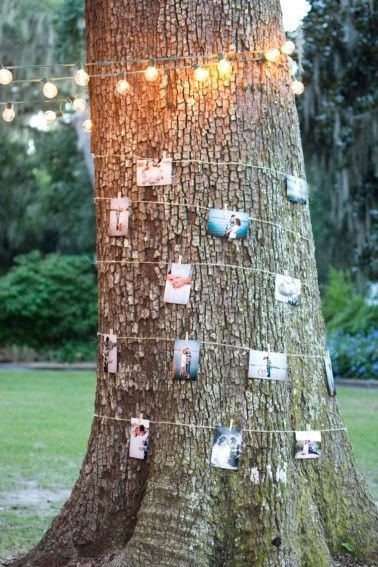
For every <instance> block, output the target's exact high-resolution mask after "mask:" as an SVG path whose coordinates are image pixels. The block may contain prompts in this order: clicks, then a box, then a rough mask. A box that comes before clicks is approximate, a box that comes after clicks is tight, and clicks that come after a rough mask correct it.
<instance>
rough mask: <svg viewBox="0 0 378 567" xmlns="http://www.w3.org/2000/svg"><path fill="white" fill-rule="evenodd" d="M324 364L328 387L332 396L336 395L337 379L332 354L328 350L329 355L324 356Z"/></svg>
mask: <svg viewBox="0 0 378 567" xmlns="http://www.w3.org/2000/svg"><path fill="white" fill-rule="evenodd" d="M324 366H325V371H326V379H327V388H328V393H329V395H330V396H336V386H335V380H334V378H333V370H332V362H331V355H330V354H329V351H327V355H326V356H325V357H324Z"/></svg>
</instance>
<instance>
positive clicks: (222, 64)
mask: <svg viewBox="0 0 378 567" xmlns="http://www.w3.org/2000/svg"><path fill="white" fill-rule="evenodd" d="M218 72H219V74H220V75H222V76H227V75H231V73H232V65H231V63H230V62H229V61H228V60H227V59H226V57H225V56H224V55H223V54H221V55H219V61H218Z"/></svg>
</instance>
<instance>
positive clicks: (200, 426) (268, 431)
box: [93, 413, 347, 434]
mask: <svg viewBox="0 0 378 567" xmlns="http://www.w3.org/2000/svg"><path fill="white" fill-rule="evenodd" d="M93 417H95V418H98V419H102V420H110V421H121V422H122V421H123V422H127V423H131V418H125V417H111V416H107V415H100V414H98V413H94V414H93ZM148 421H149V422H150V423H153V424H154V425H173V426H175V427H189V428H193V429H210V430H211V429H216V428H217V427H219V426H218V425H204V424H194V423H183V422H179V421H156V420H152V419H149V420H148ZM313 430H314V431H320V432H330V431H347V428H346V427H329V428H326V429H318V428H314V429H313ZM241 431H243V432H246V433H264V434H275V433H291V434H293V433H296V432H297V431H305V430H304V429H249V428H246V427H242V428H241Z"/></svg>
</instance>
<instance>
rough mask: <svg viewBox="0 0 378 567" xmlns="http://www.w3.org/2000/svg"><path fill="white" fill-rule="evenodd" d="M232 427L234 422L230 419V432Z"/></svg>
mask: <svg viewBox="0 0 378 567" xmlns="http://www.w3.org/2000/svg"><path fill="white" fill-rule="evenodd" d="M233 425H234V420H233V419H230V431H231V429H232V426H233Z"/></svg>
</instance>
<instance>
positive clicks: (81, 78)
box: [74, 69, 89, 87]
mask: <svg viewBox="0 0 378 567" xmlns="http://www.w3.org/2000/svg"><path fill="white" fill-rule="evenodd" d="M74 78H75V83H76V84H77V85H79V86H80V87H86V86H87V84H88V83H89V75H88V73H87V72H86V71H84V69H79V70H78V71H76V73H75V77H74Z"/></svg>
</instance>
